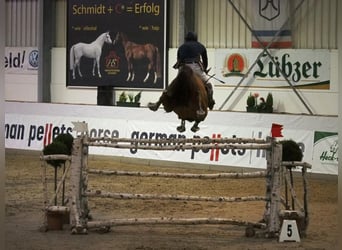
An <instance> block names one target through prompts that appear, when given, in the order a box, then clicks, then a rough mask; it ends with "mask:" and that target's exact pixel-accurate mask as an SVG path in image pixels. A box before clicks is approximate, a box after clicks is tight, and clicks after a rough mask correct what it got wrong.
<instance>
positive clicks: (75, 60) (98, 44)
mask: <svg viewBox="0 0 342 250" xmlns="http://www.w3.org/2000/svg"><path fill="white" fill-rule="evenodd" d="M104 43H108V44H112V39H111V38H110V35H109V32H105V33H102V34H101V35H100V36H99V37H98V38H96V40H95V41H93V42H92V43H77V44H74V45H73V46H72V47H71V48H70V70H72V77H73V79H75V78H76V76H75V69H76V67H77V69H78V75H79V76H80V77H82V73H81V69H80V63H81V58H82V57H83V56H84V57H87V58H91V59H93V76H95V66H97V74H98V76H99V77H100V78H101V73H100V57H101V53H102V47H103V44H104Z"/></svg>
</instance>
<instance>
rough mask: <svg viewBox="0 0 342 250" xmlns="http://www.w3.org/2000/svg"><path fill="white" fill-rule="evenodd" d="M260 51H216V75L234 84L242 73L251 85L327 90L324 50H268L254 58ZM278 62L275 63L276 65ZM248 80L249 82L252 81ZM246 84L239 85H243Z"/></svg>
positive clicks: (327, 61) (326, 54)
mask: <svg viewBox="0 0 342 250" xmlns="http://www.w3.org/2000/svg"><path fill="white" fill-rule="evenodd" d="M261 52H262V51H261V50H254V49H253V50H226V49H224V50H220V49H219V50H216V55H215V58H216V63H215V64H216V76H217V77H218V78H219V79H221V80H222V81H224V82H226V83H227V85H232V86H235V85H236V84H238V83H239V81H240V80H241V77H243V76H245V74H246V73H247V72H248V69H249V67H251V65H252V64H253V63H254V62H256V64H255V65H254V67H253V68H252V70H251V72H250V73H249V74H248V76H246V78H247V79H246V80H245V81H244V82H245V83H249V86H251V85H252V86H253V87H269V88H290V87H291V86H290V85H289V84H288V82H287V81H286V79H285V77H286V78H287V79H288V80H289V81H290V82H291V84H292V85H293V86H295V87H296V88H306V89H326V90H328V89H330V71H331V69H330V61H331V60H330V57H331V55H330V52H329V51H328V50H270V54H271V55H272V58H273V61H272V60H271V59H270V58H269V56H268V55H267V54H266V53H263V54H262V55H261V56H260V58H259V59H258V60H257V58H258V56H259V54H260V53H261ZM277 65H278V66H277ZM251 81H253V83H252V84H250V83H251ZM245 85H246V84H241V86H242V87H243V86H245Z"/></svg>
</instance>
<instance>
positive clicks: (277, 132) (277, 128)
mask: <svg viewBox="0 0 342 250" xmlns="http://www.w3.org/2000/svg"><path fill="white" fill-rule="evenodd" d="M282 130H283V125H280V124H277V123H272V129H271V136H272V137H283V135H282V134H281V131H282Z"/></svg>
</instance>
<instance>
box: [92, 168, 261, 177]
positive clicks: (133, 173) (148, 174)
mask: <svg viewBox="0 0 342 250" xmlns="http://www.w3.org/2000/svg"><path fill="white" fill-rule="evenodd" d="M88 173H89V174H100V175H117V176H139V177H165V178H189V179H190V178H195V179H219V178H227V179H242V178H258V177H265V176H266V172H265V171H256V172H248V173H217V174H191V173H166V172H139V171H120V170H99V169H89V170H88Z"/></svg>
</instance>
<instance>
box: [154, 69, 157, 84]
mask: <svg viewBox="0 0 342 250" xmlns="http://www.w3.org/2000/svg"><path fill="white" fill-rule="evenodd" d="M157 78H158V77H157V72H155V71H154V80H153V83H156V82H157Z"/></svg>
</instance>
